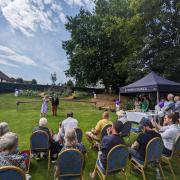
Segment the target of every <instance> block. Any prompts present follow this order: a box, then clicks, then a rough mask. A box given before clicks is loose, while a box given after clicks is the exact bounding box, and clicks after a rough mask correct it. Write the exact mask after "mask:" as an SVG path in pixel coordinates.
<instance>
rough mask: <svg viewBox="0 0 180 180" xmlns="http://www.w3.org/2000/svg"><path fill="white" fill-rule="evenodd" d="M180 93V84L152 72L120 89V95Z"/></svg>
mask: <svg viewBox="0 0 180 180" xmlns="http://www.w3.org/2000/svg"><path fill="white" fill-rule="evenodd" d="M155 91H156V92H157V91H159V92H180V83H177V82H174V81H170V80H167V79H165V78H163V77H160V76H158V75H157V74H156V73H154V72H151V73H149V74H148V75H146V76H145V77H143V78H142V79H140V80H138V81H136V82H134V83H132V84H129V85H127V86H124V87H121V88H120V93H136V92H155Z"/></svg>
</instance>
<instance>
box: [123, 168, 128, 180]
mask: <svg viewBox="0 0 180 180" xmlns="http://www.w3.org/2000/svg"><path fill="white" fill-rule="evenodd" d="M123 174H124V177H125V180H128V178H127V174H126V171H125V170H123Z"/></svg>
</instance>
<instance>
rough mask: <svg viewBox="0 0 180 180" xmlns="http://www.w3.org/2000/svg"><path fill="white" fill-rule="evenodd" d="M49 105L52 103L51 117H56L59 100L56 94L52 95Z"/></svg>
mask: <svg viewBox="0 0 180 180" xmlns="http://www.w3.org/2000/svg"><path fill="white" fill-rule="evenodd" d="M51 103H52V114H53V116H57V108H58V105H59V98H58V96H57V95H56V94H54V96H53V97H52V100H51Z"/></svg>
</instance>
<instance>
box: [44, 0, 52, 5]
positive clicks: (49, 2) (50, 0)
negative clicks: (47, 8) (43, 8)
mask: <svg viewBox="0 0 180 180" xmlns="http://www.w3.org/2000/svg"><path fill="white" fill-rule="evenodd" d="M51 2H52V0H44V4H51Z"/></svg>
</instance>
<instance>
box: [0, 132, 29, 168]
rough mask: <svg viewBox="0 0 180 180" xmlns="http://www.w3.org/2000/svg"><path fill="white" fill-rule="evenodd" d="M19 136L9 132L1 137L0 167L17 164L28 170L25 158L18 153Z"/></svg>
mask: <svg viewBox="0 0 180 180" xmlns="http://www.w3.org/2000/svg"><path fill="white" fill-rule="evenodd" d="M17 147H18V137H17V135H16V134H15V133H12V132H9V133H6V134H5V135H4V136H2V137H1V138H0V151H1V152H0V167H3V166H17V167H19V168H21V169H22V170H24V171H25V170H26V169H27V167H26V164H25V158H24V157H23V156H22V155H19V154H18V151H17Z"/></svg>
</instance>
